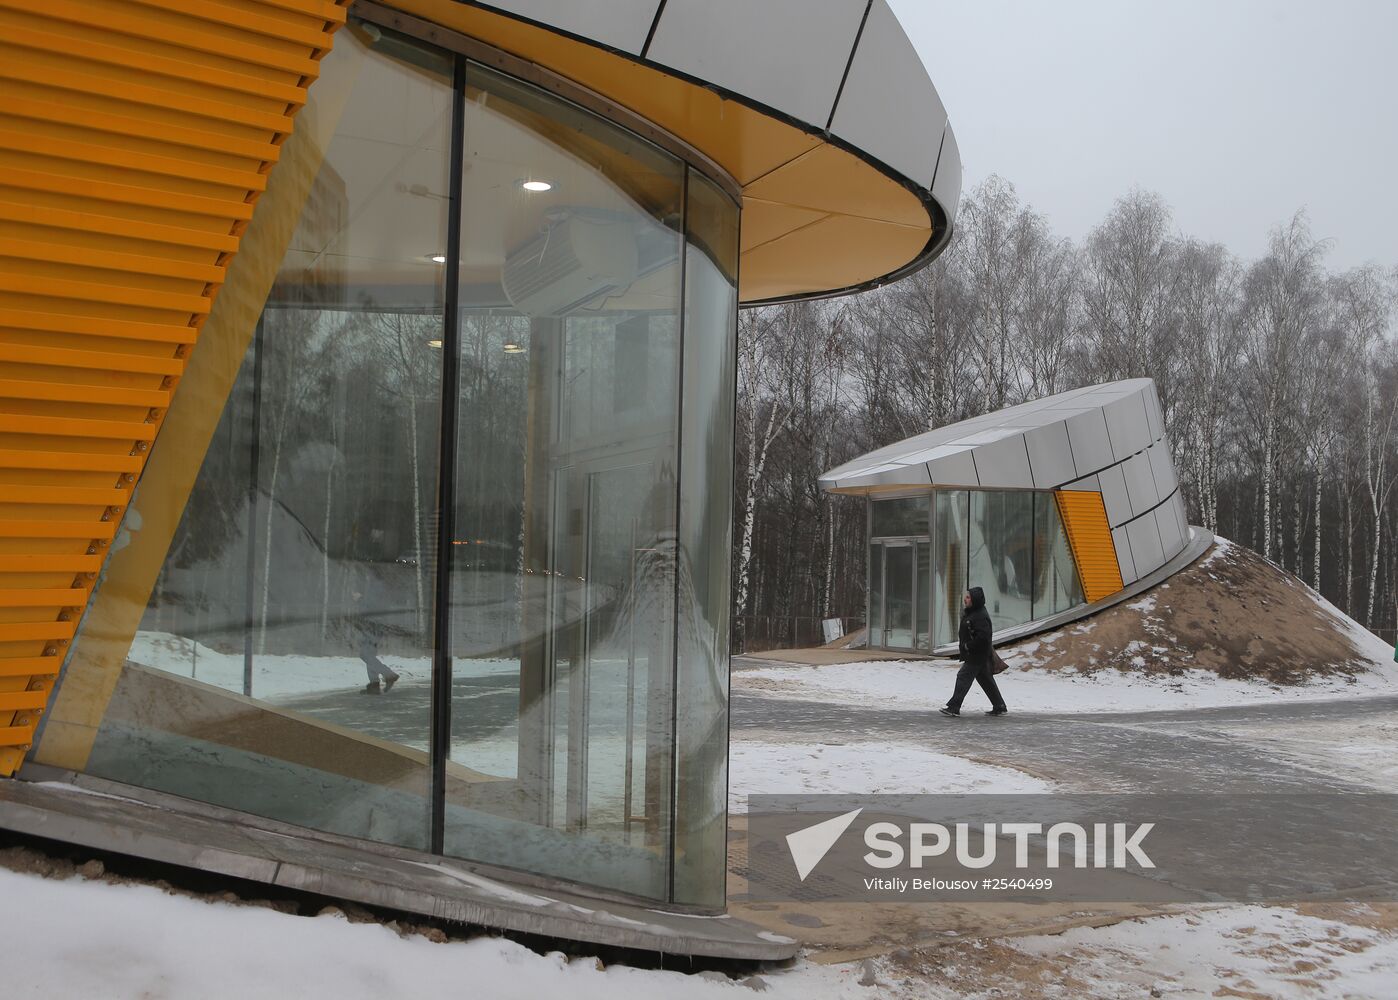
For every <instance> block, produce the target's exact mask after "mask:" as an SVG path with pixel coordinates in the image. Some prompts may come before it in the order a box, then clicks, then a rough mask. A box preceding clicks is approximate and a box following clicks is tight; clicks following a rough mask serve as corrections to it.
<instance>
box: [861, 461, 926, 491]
mask: <svg viewBox="0 0 1398 1000" xmlns="http://www.w3.org/2000/svg"><path fill="white" fill-rule="evenodd" d="M861 481H862V482H864V483H867V484H871V485H880V486H901V485H903V484H905V483H906V484H908V485H910V486H928V485H930V484H931V482H932V480H931V479H929V478H928V477H927V466H925V465H923V464H921V463H918V464H916V465H903V464H901V463H895V464H891V465H889V466H888V468H886V469H883V470H882V471H880V472H876V473H874V474H873V475H872V476H864V477H862V478H861Z"/></svg>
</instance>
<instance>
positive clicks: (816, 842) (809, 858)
mask: <svg viewBox="0 0 1398 1000" xmlns="http://www.w3.org/2000/svg"><path fill="white" fill-rule="evenodd" d="M863 811H864V810H863V809H862V808H861V809H856V810H854V812H847V813H845V814H844V815H843V816H836V817H835V818H834V819H827V820H821V821H820V822H819V823H817V824H815V825H814V826H808V827H806V828H805V829H804V830H797V831H796V832H795V833H788V834H787V835H786V846H787V849H788V850H790V851H791V860H792V861H794V862H796V874H797V875H799V876H801V881H802V882H804V881H806V876H807V875H809V874H810V873H811V871H812V870H813V869H814V868H815V866H816V865H818V864H820V859H821V858H823V857H825V855H826V854H827V853H829V851H830V848H832V847H834V846H835V841H837V840H839V839H840V837H841V836H842V835H843V834H844V832H845V831H846V830H848V829H849V825H850V824H851V823H853V822H854V818H855V817H856V816H858V815H859V814H860V813H862V812H863Z"/></svg>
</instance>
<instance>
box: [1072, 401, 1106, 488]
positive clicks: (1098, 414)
mask: <svg viewBox="0 0 1398 1000" xmlns="http://www.w3.org/2000/svg"><path fill="white" fill-rule="evenodd" d="M1066 423H1067V424H1068V439H1069V440H1070V441H1071V442H1072V443H1073V461H1074V463H1075V464H1076V465H1077V467H1078V472H1079V473H1088V472H1096V471H1097V470H1098V469H1105V468H1106V467H1107V466H1109V465H1111V464H1112V463H1113V462H1115V461H1116V456H1114V455H1113V454H1112V439H1111V438H1110V437H1109V436H1108V434H1107V423H1106V421H1105V420H1104V419H1103V418H1102V411H1101V410H1086V411H1084V412H1082V413H1075V414H1073V415H1071V416H1069V417H1068V418H1067V420H1066Z"/></svg>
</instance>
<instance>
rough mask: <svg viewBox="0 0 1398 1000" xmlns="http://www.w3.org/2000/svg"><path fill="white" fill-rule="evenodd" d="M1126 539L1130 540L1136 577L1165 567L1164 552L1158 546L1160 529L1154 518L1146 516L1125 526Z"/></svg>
mask: <svg viewBox="0 0 1398 1000" xmlns="http://www.w3.org/2000/svg"><path fill="white" fill-rule="evenodd" d="M1126 537H1127V538H1129V539H1131V558H1132V560H1133V561H1134V562H1135V564H1136V575H1137V576H1138V577H1142V576H1146V575H1147V574H1149V573H1151V572H1152V571H1153V570H1157V569H1159V568H1160V567H1161V566H1163V565H1165V552H1164V549H1162V548H1161V545H1160V529H1159V528H1158V527H1156V524H1155V517H1154V515H1152V514H1147V515H1146V516H1145V517H1138V518H1136V520H1134V521H1132V522H1131V523H1130V524H1128V525H1127V526H1126Z"/></svg>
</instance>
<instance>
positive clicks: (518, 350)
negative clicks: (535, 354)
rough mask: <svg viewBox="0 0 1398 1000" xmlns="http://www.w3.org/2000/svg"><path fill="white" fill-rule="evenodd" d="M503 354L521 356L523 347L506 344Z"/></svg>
mask: <svg viewBox="0 0 1398 1000" xmlns="http://www.w3.org/2000/svg"><path fill="white" fill-rule="evenodd" d="M505 353H506V354H523V353H524V348H523V347H520V346H519V345H518V344H506V345H505Z"/></svg>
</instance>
